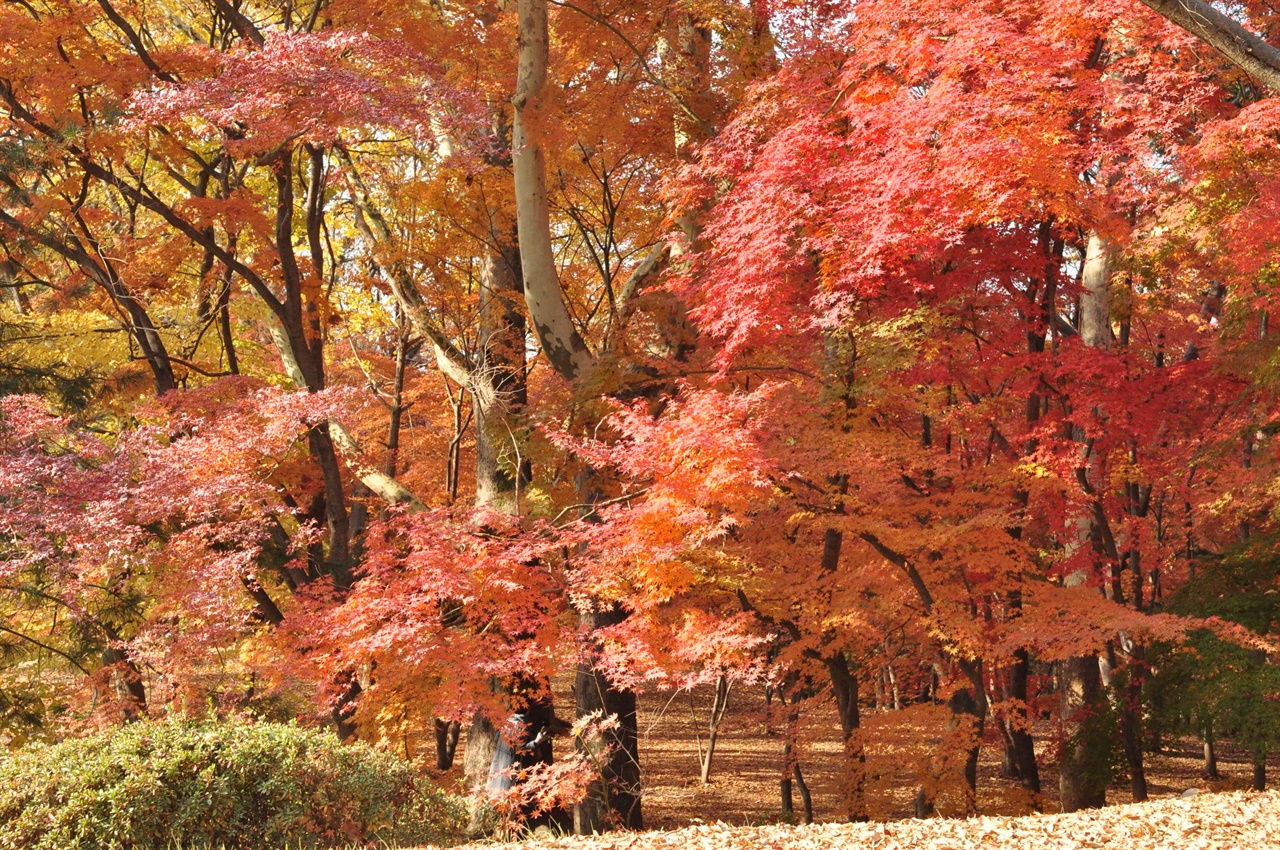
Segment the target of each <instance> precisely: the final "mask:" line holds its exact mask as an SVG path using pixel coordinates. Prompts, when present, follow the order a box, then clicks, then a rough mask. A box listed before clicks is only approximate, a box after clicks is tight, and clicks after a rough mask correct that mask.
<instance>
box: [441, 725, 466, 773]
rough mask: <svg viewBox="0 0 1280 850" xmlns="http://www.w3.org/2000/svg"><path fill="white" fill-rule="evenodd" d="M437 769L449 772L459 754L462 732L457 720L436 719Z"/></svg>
mask: <svg viewBox="0 0 1280 850" xmlns="http://www.w3.org/2000/svg"><path fill="white" fill-rule="evenodd" d="M435 726H436V769H437V770H449V769H450V768H452V767H453V757H454V756H455V755H456V754H457V752H458V736H459V734H460V732H461V730H462V726H461V724H459V723H458V721H456V720H441V719H440V718H439V717H437V718H436V724H435Z"/></svg>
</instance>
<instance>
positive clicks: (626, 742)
mask: <svg viewBox="0 0 1280 850" xmlns="http://www.w3.org/2000/svg"><path fill="white" fill-rule="evenodd" d="M517 10H518V15H519V70H518V74H517V78H516V94H515V97H514V98H513V100H512V104H513V106H514V107H515V109H514V119H513V123H512V171H513V174H514V183H515V195H516V222H517V230H518V238H519V242H520V266H521V271H522V273H523V276H524V281H523V284H524V297H525V304H526V306H527V308H528V312H529V318H530V320H531V321H532V322H533V330H534V333H535V335H536V336H537V339H538V342H539V344H540V345H541V346H542V351H543V353H544V354H545V355H546V357H547V361H548V362H549V363H550V364H551V366H552V368H553V369H555V370H556V372H558V373H559V374H560V375H561V376H562V377H563V378H564V379H566V380H569V381H573V380H575V379H577V378H579V377H581V376H582V375H584V374H585V373H586V372H587V371H589V370H590V369H591V367H592V365H593V360H594V358H593V357H592V355H591V352H590V351H589V350H588V349H587V346H586V343H585V342H584V341H583V340H582V337H581V335H580V334H579V333H578V330H577V327H576V326H575V325H574V322H573V317H572V316H571V315H570V313H569V309H568V307H567V305H566V303H565V300H564V292H563V290H562V289H561V286H560V279H559V274H558V271H557V269H556V264H555V256H554V253H553V249H552V242H551V224H550V212H549V208H548V204H547V186H546V163H545V156H544V153H543V144H544V143H543V134H544V131H545V126H544V124H543V122H544V121H545V116H542V115H541V114H540V109H541V105H542V103H541V99H542V92H543V89H544V87H545V86H546V81H547V63H548V50H549V33H548V22H547V2H546V0H519V3H518V5H517ZM586 478H587V477H586V476H584V477H583V481H582V482H580V484H579V491H580V494H581V496H582V500H583V501H584V502H591V501H592V500H593V498H592V497H593V490H594V488H592V487H591V486H590V484H589V483H588V482H587V480H586ZM623 616H624V615H623V613H622V612H621V611H619V610H617V609H611V610H609V609H606V610H599V609H598V608H597V606H595V605H593V604H592V603H587V604H586V605H584V607H583V609H582V610H581V611H580V614H579V622H580V624H581V626H582V628H583V632H584V633H585V634H587V635H590V634H591V633H592V632H593V631H594V630H595V629H597V628H599V627H602V626H606V625H611V624H614V623H617V622H620V620H621V618H622V617H623ZM598 650H599V647H596V646H594V642H593V641H591V639H590V638H588V645H587V646H586V647H584V659H583V661H582V663H581V664H579V667H578V675H577V681H576V690H575V693H576V699H577V713H578V716H579V717H581V716H584V715H587V714H591V713H592V712H595V711H602V712H603V713H604V714H605V716H609V715H615V716H616V717H617V719H618V723H619V726H618V728H617V729H615V730H614V731H613V732H611V733H609V735H607V736H606V738H607V740H605V741H604V742H602V743H601V744H599V745H598V746H599V747H603V748H604V749H607V751H608V752H607V757H606V756H605V753H603V752H596V753H593V755H596V756H597V757H598V758H599V763H600V766H601V771H600V773H601V776H600V780H599V781H598V782H596V783H595V784H594V785H593V786H592V788H591V789H590V792H589V793H588V795H587V797H586V798H585V799H584V800H583V801H582V802H581V803H579V804H578V805H577V806H576V807H575V810H574V830H575V831H576V832H578V833H580V834H590V833H592V832H597V831H602V830H604V829H607V828H609V827H612V826H622V827H626V828H630V829H639V828H640V826H641V806H640V763H639V737H638V734H637V729H636V698H635V694H634V693H632V692H631V691H628V690H623V689H620V688H616V687H614V686H613V684H612V683H610V682H609V680H608V678H607V677H606V676H605V674H604V673H603V672H601V671H600V670H598V669H597V668H596V666H595V660H594V655H595V653H596V652H598ZM579 745H580V746H586V747H587V748H588V749H591V748H594V747H597V745H596V744H593V743H585V742H579Z"/></svg>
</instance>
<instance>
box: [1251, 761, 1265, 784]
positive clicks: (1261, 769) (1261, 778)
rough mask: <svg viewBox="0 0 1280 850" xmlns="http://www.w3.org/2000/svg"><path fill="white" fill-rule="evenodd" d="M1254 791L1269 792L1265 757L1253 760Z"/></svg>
mask: <svg viewBox="0 0 1280 850" xmlns="http://www.w3.org/2000/svg"><path fill="white" fill-rule="evenodd" d="M1253 790H1254V791H1265V790H1267V760H1266V758H1265V757H1263V756H1254V758H1253Z"/></svg>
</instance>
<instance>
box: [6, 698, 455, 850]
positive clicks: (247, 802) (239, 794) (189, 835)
mask: <svg viewBox="0 0 1280 850" xmlns="http://www.w3.org/2000/svg"><path fill="white" fill-rule="evenodd" d="M460 811H461V807H460V806H459V805H458V803H457V801H456V800H455V799H454V798H451V797H450V796H449V795H447V794H445V793H444V792H443V791H441V790H440V789H439V788H437V787H436V786H434V785H431V784H430V783H427V782H425V781H423V780H419V779H417V778H416V777H415V773H414V771H413V769H412V766H411V765H409V764H408V763H406V762H404V761H402V760H400V759H397V758H396V757H394V756H392V755H389V754H387V753H383V752H379V751H376V750H373V749H371V748H369V747H367V746H364V745H361V744H356V745H345V744H341V743H339V741H338V739H337V738H336V737H334V736H333V735H332V734H328V733H323V732H317V731H312V730H307V729H301V728H298V727H296V726H286V725H281V724H276V723H257V724H250V723H243V722H227V721H221V722H219V721H204V722H176V721H167V722H158V723H153V722H142V723H133V724H130V725H128V726H125V727H123V728H121V729H117V730H114V731H112V732H109V733H102V734H97V735H93V736H90V737H87V738H81V739H77V740H70V741H64V742H63V743H60V744H55V745H52V746H33V747H27V748H25V749H22V750H19V751H17V752H16V753H14V754H13V755H11V756H8V757H0V848H3V850H10V849H11V848H12V850H18V849H19V848H21V850H55V848H56V850H73V848H84V850H89V848H92V849H93V850H99V848H101V850H133V848H137V850H152V848H154V850H165V848H174V847H225V848H263V850H267V848H269V850H284V848H285V847H289V848H298V847H317V848H318V847H342V846H347V845H350V844H353V843H364V842H379V843H382V842H388V841H396V842H401V841H403V842H406V843H410V842H412V843H417V842H428V841H431V842H440V841H445V840H447V839H448V838H449V837H450V833H453V832H455V831H456V827H457V825H458V821H459V818H460V816H461V815H460Z"/></svg>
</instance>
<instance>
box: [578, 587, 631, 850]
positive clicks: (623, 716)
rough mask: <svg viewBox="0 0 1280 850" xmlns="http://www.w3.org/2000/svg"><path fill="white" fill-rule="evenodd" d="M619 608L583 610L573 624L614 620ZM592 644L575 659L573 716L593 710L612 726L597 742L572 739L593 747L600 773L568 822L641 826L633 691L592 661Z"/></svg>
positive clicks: (594, 625) (586, 829) (583, 828)
mask: <svg viewBox="0 0 1280 850" xmlns="http://www.w3.org/2000/svg"><path fill="white" fill-rule="evenodd" d="M625 616H626V615H625V612H623V611H619V610H617V609H614V610H612V611H603V612H597V611H583V612H581V613H580V615H579V620H578V622H579V624H580V626H581V628H582V632H583V633H584V634H586V635H591V634H593V633H594V632H595V631H596V630H597V629H600V628H603V627H606V626H611V625H616V624H617V623H620V622H622V620H623V619H624V618H625ZM596 651H597V648H596V647H590V648H589V652H588V655H587V657H586V658H585V659H584V660H583V662H582V663H581V664H579V665H578V676H577V682H576V685H575V694H576V697H577V716H578V717H583V716H585V715H588V714H592V713H594V712H597V711H599V712H602V714H603V716H605V717H609V716H616V717H617V718H618V726H617V728H616V729H614V730H613V731H611V732H609V733H607V734H606V735H605V740H604V741H601V742H591V741H581V740H580V741H578V742H576V743H577V746H579V747H582V748H585V749H587V750H588V751H590V752H592V753H594V754H595V755H596V757H597V759H598V760H599V764H600V766H601V776H600V779H599V780H598V781H596V782H595V783H594V784H593V785H592V787H591V789H590V792H589V793H588V795H587V798H586V799H585V800H583V801H582V802H581V803H579V804H578V805H577V806H576V807H575V809H574V813H573V828H574V832H575V833H577V834H578V835H590V834H591V833H593V832H604V831H606V830H608V829H611V828H623V829H636V830H638V829H641V828H642V824H643V820H642V816H641V810H640V791H641V789H640V747H639V736H638V734H637V726H636V695H635V693H634V692H632V691H628V690H623V689H621V688H617V687H615V686H614V685H613V683H612V682H610V681H609V680H608V677H606V676H605V674H604V673H603V672H601V671H600V670H598V669H597V668H596V665H595V658H594V657H593V656H594V653H595V652H596Z"/></svg>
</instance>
